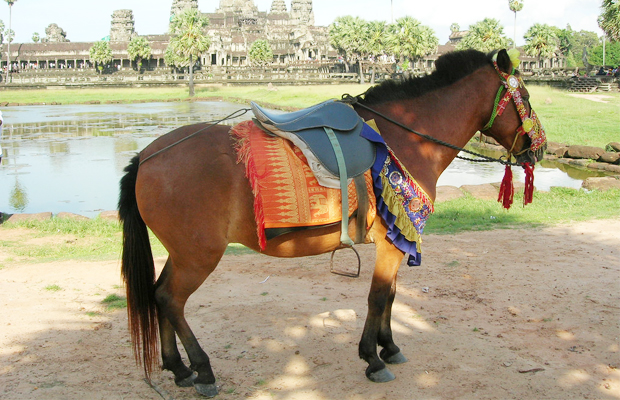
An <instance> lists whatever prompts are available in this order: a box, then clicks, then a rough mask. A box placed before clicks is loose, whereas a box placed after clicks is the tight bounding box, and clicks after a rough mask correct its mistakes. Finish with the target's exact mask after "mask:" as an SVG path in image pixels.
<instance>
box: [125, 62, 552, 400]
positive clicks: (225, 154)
mask: <svg viewBox="0 0 620 400" xmlns="http://www.w3.org/2000/svg"><path fill="white" fill-rule="evenodd" d="M502 76H504V78H505V79H502ZM519 76H520V75H519V73H518V71H517V70H516V69H515V68H514V67H513V62H512V61H511V59H510V56H509V55H508V53H507V51H506V50H500V51H499V52H493V53H490V54H484V53H482V52H479V51H475V50H466V51H455V52H451V53H448V54H445V55H442V56H441V57H439V58H438V59H437V62H436V70H435V71H434V72H433V73H432V74H430V75H427V76H424V77H413V78H407V79H405V80H402V81H396V80H389V81H385V82H383V83H381V84H379V85H377V86H374V87H371V88H370V89H369V90H368V91H367V92H365V93H364V94H363V95H360V96H356V97H355V98H354V100H355V101H353V102H352V106H353V108H354V109H355V111H356V112H357V113H358V115H359V116H360V117H361V118H363V119H364V120H371V119H374V120H375V122H376V125H377V127H378V128H379V131H380V132H381V135H382V136H383V137H384V139H385V142H386V143H387V144H388V145H389V146H390V148H391V149H392V150H393V152H394V154H395V155H396V156H397V157H398V159H399V160H400V161H401V162H402V164H403V165H404V166H405V167H406V168H407V169H408V170H409V172H410V173H411V175H412V176H413V177H415V180H416V181H417V182H418V183H419V185H420V187H421V188H422V189H423V190H424V191H425V192H426V193H427V194H428V196H429V197H430V199H431V201H434V199H435V195H436V184H437V179H438V178H439V176H440V174H441V173H442V172H443V171H444V170H445V169H446V168H447V167H448V165H449V164H450V162H451V161H452V160H453V159H454V158H455V157H456V156H457V155H458V152H459V148H462V147H464V146H465V145H466V144H467V142H468V141H469V140H470V139H471V138H472V137H473V135H474V134H475V133H476V132H477V131H484V133H485V134H486V135H488V136H491V137H493V138H494V139H495V140H496V141H497V142H499V143H500V144H501V145H502V146H503V147H505V148H506V149H507V150H508V151H509V153H513V154H515V155H516V156H515V158H516V160H517V162H519V163H532V164H533V163H535V162H536V161H537V159H539V157H540V149H536V151H533V150H532V149H533V148H532V139H531V138H530V137H529V135H524V134H523V125H524V118H523V115H520V113H522V112H523V110H522V109H524V110H525V113H526V115H525V117H529V116H532V115H533V110H532V109H531V106H530V104H529V94H528V92H527V90H526V89H525V87H524V86H523V82H522V81H521V79H520V77H519ZM509 78H512V79H513V83H514V81H515V80H516V81H518V82H520V83H519V84H517V85H516V87H514V86H513V88H512V89H513V90H512V92H511V93H512V94H513V95H514V96H513V97H512V98H511V96H507V92H508V89H509V85H508V84H507V80H506V79H509ZM504 93H506V95H504ZM516 97H520V98H521V100H522V101H521V103H520V104H521V109H519V107H517V104H514V105H513V106H510V104H511V103H510V101H508V102H503V108H502V109H501V110H500V111H499V112H498V103H502V102H501V101H499V99H500V98H508V100H515V103H516ZM500 105H501V104H500ZM541 128H542V127H541ZM229 130H230V127H229V126H224V125H221V124H207V123H199V124H195V125H189V126H184V127H180V128H178V129H175V130H173V131H171V132H169V133H167V134H165V135H163V136H161V137H159V138H157V139H156V140H155V141H153V142H152V143H151V144H150V145H148V146H147V147H146V148H145V149H144V150H142V151H141V152H140V153H139V154H138V155H137V156H135V157H134V158H133V159H132V160H131V162H130V164H129V165H128V166H127V167H126V168H125V172H126V173H125V175H124V176H123V177H122V179H121V182H120V196H119V216H120V220H121V222H122V225H123V251H122V267H121V273H122V277H123V279H124V282H125V286H126V294H127V301H128V317H129V330H130V333H131V338H132V342H133V350H134V355H135V357H136V361H137V363H138V364H142V365H143V367H144V371H145V374H146V376H147V378H149V376H150V374H151V373H152V371H153V369H154V368H156V367H158V366H159V362H158V361H159V346H158V345H159V343H158V337H159V340H160V344H161V360H162V364H161V367H162V368H163V369H167V370H170V371H171V372H172V373H173V374H174V380H175V383H176V384H177V385H178V386H181V387H191V386H194V388H195V390H197V392H198V393H200V394H201V395H204V396H206V397H213V396H215V395H217V393H218V389H217V387H216V384H215V382H216V379H215V376H214V374H213V370H212V367H211V361H210V359H209V356H208V355H207V353H206V352H205V351H204V350H203V349H202V347H201V345H200V344H199V343H198V340H197V339H196V337H195V335H194V334H193V332H192V330H191V328H190V326H189V324H188V322H187V320H186V319H185V316H184V306H185V304H186V301H187V299H188V298H189V296H190V295H191V294H192V293H193V292H194V291H195V290H196V289H197V288H198V287H199V286H200V285H202V283H203V282H204V281H205V280H206V279H207V277H209V275H210V274H211V273H212V272H213V271H214V269H215V268H216V267H217V265H218V262H219V261H220V259H221V258H222V255H223V254H224V251H225V250H226V248H227V246H228V244H230V243H240V244H242V245H244V246H246V247H248V248H250V249H252V250H255V251H257V252H260V253H263V254H266V255H270V256H274V257H303V256H310V255H318V254H323V253H327V252H331V251H334V250H336V249H338V248H341V247H342V244H341V242H340V226H339V225H338V224H335V225H334V224H332V225H327V226H321V227H317V228H315V229H313V230H311V231H310V230H298V231H293V232H290V233H286V234H284V235H281V236H278V237H276V238H273V239H270V240H267V243H266V245H265V247H264V248H263V249H261V248H260V246H259V244H258V237H257V223H256V221H255V216H254V207H253V204H254V203H253V201H254V197H253V192H252V188H251V185H250V184H249V181H248V178H247V177H246V173H245V168H244V166H243V165H242V164H240V163H238V161H237V154H236V152H235V148H234V144H233V141H232V140H231V138H230V134H229ZM520 130H521V132H520ZM199 131H200V132H199ZM412 132H415V133H416V134H414V133H412ZM197 133H198V134H197ZM429 139H430V140H429ZM356 226H357V225H356V217H355V216H353V217H352V218H351V220H350V221H349V233H350V234H351V235H354V234H355V229H356ZM147 227H148V228H150V229H151V231H152V232H153V233H154V234H155V235H156V237H157V238H158V239H159V240H160V241H161V243H162V244H163V246H164V247H165V248H166V249H167V251H168V253H169V256H168V258H167V260H166V262H165V265H164V267H163V270H162V271H161V273H160V275H159V277H157V278H156V273H155V269H154V261H153V256H152V253H151V247H150V243H149V237H148V229H147ZM387 230H388V227H387V224H386V222H385V221H384V220H383V219H382V218H380V217H379V216H377V218H375V220H374V222H373V223H372V225H370V227H369V228H368V230H367V232H365V235H364V243H374V244H375V246H376V261H375V266H374V273H373V276H372V282H371V286H370V292H369V295H368V300H367V301H368V314H367V317H366V321H365V325H364V329H363V333H362V336H361V340H360V342H359V356H360V358H361V359H363V360H364V361H365V362H366V363H367V364H368V366H367V368H366V371H365V374H366V376H367V377H368V379H370V380H371V381H373V382H387V381H390V380H392V379H394V378H395V376H394V374H393V373H392V372H391V371H389V369H388V368H387V367H386V363H387V364H398V363H403V362H406V361H407V358H406V357H405V356H404V355H403V354H402V353H401V351H400V349H399V347H398V346H397V345H396V344H395V343H394V340H393V335H392V330H391V326H390V320H391V309H392V303H393V302H394V298H395V295H396V275H397V272H398V269H399V266H400V264H401V261H402V260H403V257H404V255H405V253H404V252H403V251H402V250H400V249H399V248H397V247H396V246H395V245H394V243H392V241H390V239H389V238H387V237H386V234H387ZM177 336H178V338H179V339H180V341H181V343H182V345H183V347H184V349H185V351H186V353H187V355H188V358H189V361H190V366H187V365H185V364H184V362H183V361H182V359H181V355H180V353H179V349H178V347H177V344H176V337H177ZM378 347H381V350H380V352H379V353H378Z"/></svg>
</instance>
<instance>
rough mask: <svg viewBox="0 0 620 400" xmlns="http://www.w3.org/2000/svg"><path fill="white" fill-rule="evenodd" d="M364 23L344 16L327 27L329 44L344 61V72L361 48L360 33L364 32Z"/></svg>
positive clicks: (358, 19) (347, 69)
mask: <svg viewBox="0 0 620 400" xmlns="http://www.w3.org/2000/svg"><path fill="white" fill-rule="evenodd" d="M365 24H366V22H365V21H364V20H363V19H361V18H359V17H352V16H350V15H346V16H344V17H338V18H336V20H335V21H334V23H333V24H331V25H330V27H329V42H330V44H331V45H332V46H333V47H334V48H335V49H336V50H337V51H338V54H340V55H341V56H342V58H343V60H344V64H345V68H346V71H347V72H349V63H350V62H352V61H353V60H354V59H355V57H356V56H357V55H359V51H360V49H361V48H362V46H363V38H362V35H360V32H363V31H364V26H365Z"/></svg>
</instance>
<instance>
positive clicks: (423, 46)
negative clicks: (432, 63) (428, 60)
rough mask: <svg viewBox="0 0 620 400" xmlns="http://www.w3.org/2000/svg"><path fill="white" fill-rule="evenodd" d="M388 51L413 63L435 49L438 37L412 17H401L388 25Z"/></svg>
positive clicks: (402, 59)
mask: <svg viewBox="0 0 620 400" xmlns="http://www.w3.org/2000/svg"><path fill="white" fill-rule="evenodd" d="M388 31H389V33H388V35H387V36H388V39H387V40H388V46H387V47H388V52H389V53H391V54H394V55H395V56H397V57H399V58H400V59H401V61H404V59H408V60H411V61H412V63H415V62H416V61H417V60H419V59H420V58H422V57H424V56H426V55H429V54H432V53H433V52H435V51H436V50H437V46H438V45H439V39H438V38H437V36H435V31H433V30H432V29H431V28H430V27H428V26H426V25H422V24H421V23H420V21H418V20H417V19H415V18H412V17H409V16H407V17H403V18H399V19H397V20H396V23H395V24H392V25H390V26H389V27H388Z"/></svg>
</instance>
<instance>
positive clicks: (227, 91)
mask: <svg viewBox="0 0 620 400" xmlns="http://www.w3.org/2000/svg"><path fill="white" fill-rule="evenodd" d="M368 87H369V85H309V86H278V87H277V91H274V90H268V89H267V85H252V86H219V85H211V86H207V85H197V86H196V96H195V97H196V98H197V99H206V98H217V99H224V100H229V101H233V102H239V101H242V100H243V102H247V101H249V100H254V101H257V102H260V103H271V104H278V105H281V106H291V107H308V106H311V105H313V104H316V103H318V102H321V101H324V100H327V99H330V98H340V96H341V95H342V94H343V93H349V94H352V95H355V94H359V93H362V92H364V91H365V90H366V89H367V88H368ZM188 98H189V96H188V90H187V88H183V87H177V88H115V89H106V88H101V89H65V90H44V89H38V90H8V91H5V92H3V93H2V101H6V102H9V103H20V104H27V103H46V104H50V103H60V104H80V103H86V102H91V101H100V102H102V103H105V102H107V101H115V102H118V101H120V102H140V101H170V100H186V99H188Z"/></svg>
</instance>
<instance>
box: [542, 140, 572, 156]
mask: <svg viewBox="0 0 620 400" xmlns="http://www.w3.org/2000/svg"><path fill="white" fill-rule="evenodd" d="M567 147H568V145H567V144H565V143H558V142H547V148H546V149H545V152H546V153H547V154H556V155H557V153H556V152H557V151H558V150H559V149H564V151H566V148H567Z"/></svg>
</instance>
